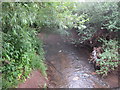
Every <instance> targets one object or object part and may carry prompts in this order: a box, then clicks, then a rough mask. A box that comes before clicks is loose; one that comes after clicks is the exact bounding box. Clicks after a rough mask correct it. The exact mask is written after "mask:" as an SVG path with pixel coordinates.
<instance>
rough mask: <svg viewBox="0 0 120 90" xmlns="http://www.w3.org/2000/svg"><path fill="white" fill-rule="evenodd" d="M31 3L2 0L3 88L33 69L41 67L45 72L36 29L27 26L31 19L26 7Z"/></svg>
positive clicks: (42, 51)
mask: <svg viewBox="0 0 120 90" xmlns="http://www.w3.org/2000/svg"><path fill="white" fill-rule="evenodd" d="M32 6H34V4H32V3H29V4H27V5H26V4H25V3H24V4H23V3H2V7H3V12H2V14H3V15H2V25H3V27H2V29H3V31H2V37H3V46H2V47H3V50H2V80H3V86H2V87H3V89H6V88H10V87H11V88H12V87H16V86H17V84H18V83H19V81H24V80H25V79H26V78H27V77H28V75H29V74H30V72H31V70H32V69H40V70H41V71H42V73H43V74H44V75H46V66H45V64H44V61H43V60H44V50H43V43H42V42H41V40H40V39H39V38H38V37H37V32H36V31H35V29H33V28H30V27H29V25H30V24H32V22H33V21H34V17H32V16H31V14H30V11H29V10H30V8H31V7H32ZM26 7H27V8H26ZM21 12H22V13H21Z"/></svg>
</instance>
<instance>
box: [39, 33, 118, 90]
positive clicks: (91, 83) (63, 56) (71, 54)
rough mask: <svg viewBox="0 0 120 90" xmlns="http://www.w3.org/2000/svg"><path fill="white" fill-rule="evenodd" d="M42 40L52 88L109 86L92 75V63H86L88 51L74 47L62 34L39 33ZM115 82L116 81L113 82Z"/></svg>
mask: <svg viewBox="0 0 120 90" xmlns="http://www.w3.org/2000/svg"><path fill="white" fill-rule="evenodd" d="M39 37H40V38H41V39H42V40H43V41H44V44H45V48H44V49H45V51H46V61H47V65H48V72H47V73H48V79H49V81H50V87H51V86H52V87H54V88H109V87H110V85H108V83H106V82H105V81H104V80H102V79H101V78H100V77H98V76H96V75H93V74H92V73H93V72H94V68H93V65H91V64H89V63H88V56H89V52H88V50H86V49H85V48H82V47H81V48H79V49H78V48H75V46H73V45H72V44H71V43H70V42H69V40H67V39H66V37H64V36H60V35H57V34H49V35H46V34H44V33H41V34H39ZM115 83H117V82H115Z"/></svg>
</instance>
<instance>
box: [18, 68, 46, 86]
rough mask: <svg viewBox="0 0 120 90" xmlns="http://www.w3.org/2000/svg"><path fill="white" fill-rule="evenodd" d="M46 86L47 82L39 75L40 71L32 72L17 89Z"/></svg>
mask: <svg viewBox="0 0 120 90" xmlns="http://www.w3.org/2000/svg"><path fill="white" fill-rule="evenodd" d="M45 84H48V80H47V79H46V78H45V77H44V76H43V75H42V74H41V72H40V71H38V70H35V71H32V72H31V74H30V75H29V78H27V79H26V81H25V82H24V83H21V84H20V85H19V86H18V88H43V87H44V86H45Z"/></svg>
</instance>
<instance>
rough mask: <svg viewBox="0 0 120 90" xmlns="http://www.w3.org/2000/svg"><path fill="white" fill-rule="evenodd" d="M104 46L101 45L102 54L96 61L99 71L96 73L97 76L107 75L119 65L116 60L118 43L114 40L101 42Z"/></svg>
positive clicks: (119, 61)
mask: <svg viewBox="0 0 120 90" xmlns="http://www.w3.org/2000/svg"><path fill="white" fill-rule="evenodd" d="M102 41H103V42H104V44H103V45H102V50H103V52H102V53H101V54H99V55H98V57H99V58H98V59H97V60H96V65H98V66H100V70H97V71H96V72H97V73H98V74H103V75H107V73H108V72H110V71H112V70H115V69H116V68H117V67H118V64H119V63H120V60H119V58H118V55H119V54H118V41H116V40H109V41H107V40H102Z"/></svg>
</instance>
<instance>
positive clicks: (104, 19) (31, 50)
mask: <svg viewBox="0 0 120 90" xmlns="http://www.w3.org/2000/svg"><path fill="white" fill-rule="evenodd" d="M119 6H120V5H119V4H118V3H82V4H81V3H70V2H66V3H65V2H64V3H60V2H56V3H52V2H40V3H26V2H21V3H2V37H3V45H2V47H3V50H2V77H3V88H8V87H15V86H16V85H17V84H18V81H21V80H25V79H26V77H27V76H28V75H29V73H30V72H31V70H32V69H40V70H41V71H42V72H43V74H44V75H46V72H45V71H46V66H45V64H44V50H43V42H42V41H41V40H40V38H38V37H37V33H38V32H41V31H42V30H44V31H45V30H48V31H52V32H59V33H61V34H65V35H69V33H68V32H67V31H68V30H71V29H72V28H75V29H76V31H77V34H78V36H79V37H80V38H79V40H76V41H77V43H79V44H81V43H84V44H85V43H88V44H89V45H90V46H91V47H93V48H96V49H98V48H100V47H101V49H100V50H101V51H100V54H99V55H97V59H94V58H93V59H92V60H91V61H94V62H96V65H98V66H100V67H101V68H100V70H97V72H98V74H107V73H108V72H109V71H110V70H111V69H112V70H114V69H115V68H116V67H117V66H118V60H119V59H118V57H117V56H118V52H117V50H118V46H117V43H118V42H117V36H116V35H117V34H116V33H117V32H118V29H119V25H120V24H119V22H120V20H119V18H118V15H119V11H118V10H119ZM101 31H104V32H101ZM99 33H101V34H100V35H99ZM95 34H96V35H95ZM94 38H96V39H94ZM76 41H75V42H76ZM99 42H100V44H98V43H99ZM93 51H94V50H93ZM92 57H94V56H92Z"/></svg>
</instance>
